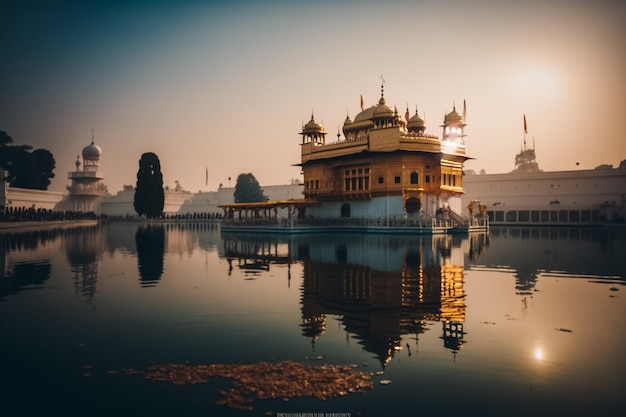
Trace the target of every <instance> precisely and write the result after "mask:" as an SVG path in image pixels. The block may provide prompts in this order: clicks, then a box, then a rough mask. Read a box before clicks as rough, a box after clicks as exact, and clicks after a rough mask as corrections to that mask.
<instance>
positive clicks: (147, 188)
mask: <svg viewBox="0 0 626 417" xmlns="http://www.w3.org/2000/svg"><path fill="white" fill-rule="evenodd" d="M133 205H134V207H135V211H136V212H137V214H138V215H140V216H143V215H145V216H146V217H148V218H154V217H160V216H161V214H162V213H163V207H164V206H165V193H164V191H163V174H162V173H161V163H160V162H159V157H158V156H157V155H156V154H154V153H152V152H146V153H144V154H143V155H141V159H140V160H139V171H137V187H136V188H135V197H134V201H133Z"/></svg>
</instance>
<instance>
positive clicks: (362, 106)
mask: <svg viewBox="0 0 626 417" xmlns="http://www.w3.org/2000/svg"><path fill="white" fill-rule="evenodd" d="M361 110H363V94H361Z"/></svg>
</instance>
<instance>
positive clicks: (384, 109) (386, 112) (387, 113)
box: [373, 97, 397, 118]
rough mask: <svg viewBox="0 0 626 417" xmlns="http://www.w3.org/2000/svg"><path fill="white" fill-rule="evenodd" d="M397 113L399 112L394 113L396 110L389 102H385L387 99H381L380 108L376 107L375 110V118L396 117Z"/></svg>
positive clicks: (379, 101)
mask: <svg viewBox="0 0 626 417" xmlns="http://www.w3.org/2000/svg"><path fill="white" fill-rule="evenodd" d="M396 113H397V112H396V111H394V109H392V108H391V107H390V106H388V105H387V102H386V101H385V97H381V98H380V100H378V106H376V109H375V110H374V114H373V117H376V118H384V117H394V116H395V115H396Z"/></svg>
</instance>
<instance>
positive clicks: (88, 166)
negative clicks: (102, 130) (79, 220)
mask: <svg viewBox="0 0 626 417" xmlns="http://www.w3.org/2000/svg"><path fill="white" fill-rule="evenodd" d="M101 155H102V149H101V148H100V147H99V146H98V145H96V144H95V143H94V140H93V136H92V138H91V144H90V145H87V146H85V147H84V148H83V152H82V157H83V162H82V169H81V162H80V157H76V170H75V171H72V172H69V173H68V179H70V180H72V184H71V185H68V186H67V191H68V199H69V203H70V206H71V209H70V210H72V211H80V212H83V213H88V212H94V213H96V214H100V199H101V198H102V197H103V196H105V195H106V194H107V187H106V185H104V183H103V180H104V174H103V173H102V172H100V170H99V165H100V163H99V162H100V157H101Z"/></svg>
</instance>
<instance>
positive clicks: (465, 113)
mask: <svg viewBox="0 0 626 417" xmlns="http://www.w3.org/2000/svg"><path fill="white" fill-rule="evenodd" d="M466 121H467V105H466V104H465V99H463V123H465V122H466Z"/></svg>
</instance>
